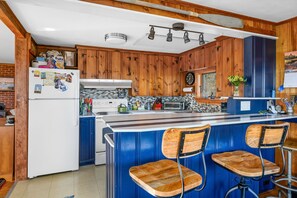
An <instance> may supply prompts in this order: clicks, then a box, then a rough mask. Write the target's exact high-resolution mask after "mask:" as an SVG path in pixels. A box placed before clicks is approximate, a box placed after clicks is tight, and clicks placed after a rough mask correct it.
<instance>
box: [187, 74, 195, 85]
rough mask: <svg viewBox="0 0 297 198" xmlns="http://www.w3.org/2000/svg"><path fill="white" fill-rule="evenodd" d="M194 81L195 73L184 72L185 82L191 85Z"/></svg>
mask: <svg viewBox="0 0 297 198" xmlns="http://www.w3.org/2000/svg"><path fill="white" fill-rule="evenodd" d="M194 82H195V74H194V73H193V72H188V73H187V74H186V84H187V85H193V84H194Z"/></svg>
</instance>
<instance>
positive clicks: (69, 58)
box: [63, 51, 76, 67]
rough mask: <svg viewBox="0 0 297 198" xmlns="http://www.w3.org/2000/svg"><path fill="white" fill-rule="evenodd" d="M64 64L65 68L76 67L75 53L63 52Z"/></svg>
mask: <svg viewBox="0 0 297 198" xmlns="http://www.w3.org/2000/svg"><path fill="white" fill-rule="evenodd" d="M63 54H64V62H65V66H66V67H75V66H76V63H75V62H76V53H75V52H70V51H64V52H63Z"/></svg>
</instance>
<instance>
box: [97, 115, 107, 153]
mask: <svg viewBox="0 0 297 198" xmlns="http://www.w3.org/2000/svg"><path fill="white" fill-rule="evenodd" d="M105 127H106V125H105V123H104V121H103V120H102V119H101V118H96V142H95V144H96V153H98V152H104V151H105V142H104V141H103V128H105Z"/></svg>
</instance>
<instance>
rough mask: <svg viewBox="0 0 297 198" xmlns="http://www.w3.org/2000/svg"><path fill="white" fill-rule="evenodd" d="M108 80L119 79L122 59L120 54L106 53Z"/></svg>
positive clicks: (115, 52)
mask: <svg viewBox="0 0 297 198" xmlns="http://www.w3.org/2000/svg"><path fill="white" fill-rule="evenodd" d="M108 54H109V56H108V78H109V79H121V65H122V57H121V53H120V52H117V51H114V52H108Z"/></svg>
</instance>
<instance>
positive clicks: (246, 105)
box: [240, 101, 251, 111]
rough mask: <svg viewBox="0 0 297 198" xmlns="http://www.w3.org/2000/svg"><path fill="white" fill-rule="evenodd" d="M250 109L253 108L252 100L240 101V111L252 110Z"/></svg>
mask: <svg viewBox="0 0 297 198" xmlns="http://www.w3.org/2000/svg"><path fill="white" fill-rule="evenodd" d="M250 110H251V101H241V102H240V111H250Z"/></svg>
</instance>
